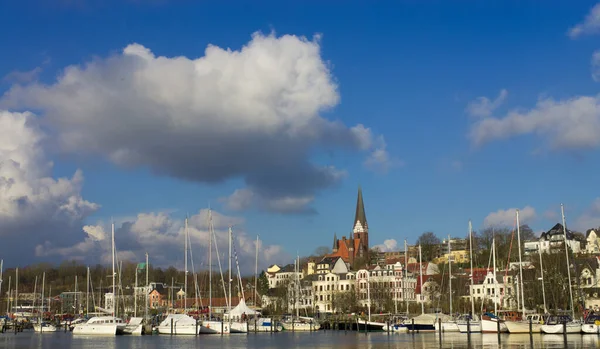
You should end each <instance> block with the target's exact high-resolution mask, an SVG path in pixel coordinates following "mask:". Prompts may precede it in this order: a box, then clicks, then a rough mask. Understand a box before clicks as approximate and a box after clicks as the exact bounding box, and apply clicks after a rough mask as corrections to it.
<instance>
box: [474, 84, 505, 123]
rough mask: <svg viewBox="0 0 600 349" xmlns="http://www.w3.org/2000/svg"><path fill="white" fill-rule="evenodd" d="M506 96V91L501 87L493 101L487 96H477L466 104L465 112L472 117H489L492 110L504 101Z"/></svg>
mask: <svg viewBox="0 0 600 349" xmlns="http://www.w3.org/2000/svg"><path fill="white" fill-rule="evenodd" d="M506 96H508V91H507V90H505V89H502V90H500V93H499V94H498V97H496V99H494V100H493V101H492V100H490V99H489V98H488V97H477V98H476V99H475V100H474V101H471V102H470V103H469V104H468V105H467V113H468V114H469V115H470V116H474V117H489V116H491V115H492V112H493V111H494V110H496V109H497V108H498V107H499V106H501V105H502V103H504V100H506Z"/></svg>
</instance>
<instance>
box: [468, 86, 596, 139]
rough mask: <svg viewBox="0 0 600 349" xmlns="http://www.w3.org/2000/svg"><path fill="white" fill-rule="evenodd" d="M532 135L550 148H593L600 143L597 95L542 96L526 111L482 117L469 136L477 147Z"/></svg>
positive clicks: (473, 126)
mask: <svg viewBox="0 0 600 349" xmlns="http://www.w3.org/2000/svg"><path fill="white" fill-rule="evenodd" d="M525 134H534V135H537V136H539V137H540V138H542V139H544V140H546V141H548V142H549V143H548V146H550V147H552V148H559V147H561V148H571V149H573V148H594V147H597V146H598V145H600V137H598V134H600V95H597V96H580V97H574V98H570V99H566V100H554V99H552V98H546V99H542V100H539V101H538V102H537V104H536V106H535V107H534V108H532V109H530V110H523V111H517V110H514V111H511V112H509V113H508V114H506V115H505V116H504V117H501V118H494V117H485V118H482V119H480V120H477V121H476V122H475V123H473V124H472V125H471V129H470V133H469V138H470V139H471V142H472V143H473V144H474V145H477V146H480V145H483V144H485V143H488V142H492V141H495V140H501V139H507V138H510V137H513V136H518V135H525Z"/></svg>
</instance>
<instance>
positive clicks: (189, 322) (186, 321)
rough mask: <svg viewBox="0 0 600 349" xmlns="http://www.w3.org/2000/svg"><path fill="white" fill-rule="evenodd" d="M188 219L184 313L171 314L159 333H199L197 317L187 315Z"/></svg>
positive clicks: (186, 229) (162, 323)
mask: <svg viewBox="0 0 600 349" xmlns="http://www.w3.org/2000/svg"><path fill="white" fill-rule="evenodd" d="M188 234H189V231H188V219H187V217H186V219H185V229H184V239H185V243H184V253H183V256H184V259H185V261H184V277H185V281H184V283H183V284H184V287H183V289H184V290H183V292H184V295H183V309H184V313H183V314H169V315H167V317H166V318H165V319H164V320H163V321H162V322H161V323H160V324H159V325H158V333H159V334H175V335H196V334H198V324H197V323H196V319H194V318H193V317H191V316H189V315H187V275H188V267H187V262H188Z"/></svg>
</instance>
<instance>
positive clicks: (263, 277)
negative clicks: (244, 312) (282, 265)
mask: <svg viewBox="0 0 600 349" xmlns="http://www.w3.org/2000/svg"><path fill="white" fill-rule="evenodd" d="M256 288H257V289H258V290H257V291H258V294H259V295H261V296H262V295H264V294H267V292H268V291H269V279H268V278H267V273H265V271H264V270H263V271H262V272H261V273H260V275H259V276H258V280H257V286H256Z"/></svg>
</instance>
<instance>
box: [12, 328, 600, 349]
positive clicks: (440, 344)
mask: <svg viewBox="0 0 600 349" xmlns="http://www.w3.org/2000/svg"><path fill="white" fill-rule="evenodd" d="M566 347H568V348H599V347H600V337H599V336H597V335H579V334H576V335H568V336H562V335H547V334H546V335H542V334H535V335H532V336H529V335H528V334H524V335H520V334H517V335H515V334H512V335H511V334H502V335H501V336H500V337H498V335H497V334H472V335H471V337H470V340H468V337H467V336H466V335H465V334H460V333H447V334H442V336H441V341H440V336H439V335H438V333H417V334H410V333H409V334H394V333H392V334H387V333H368V334H365V333H357V332H343V331H317V332H309V333H298V332H297V333H292V332H282V333H273V334H271V333H259V334H247V335H244V334H242V335H226V336H219V335H214V336H213V335H206V336H168V335H166V336H165V335H160V336H159V335H154V336H109V337H103V336H96V337H91V336H90V337H87V336H76V335H75V336H74V335H72V334H71V333H62V332H60V333H45V334H38V333H35V332H33V331H31V332H29V331H25V332H21V333H18V334H16V335H15V334H10V333H4V334H0V348H2V349H4V348H6V349H16V348H19V349H20V348H32V349H56V348H89V349H160V348H181V349H185V348H203V349H205V348H225V349H233V348H251V349H252V348H256V349H271V348H272V349H275V348H286V349H293V348H340V349H363V348H365V349H367V348H368V349H376V348H402V349H434V348H566Z"/></svg>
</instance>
